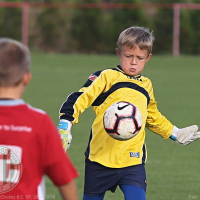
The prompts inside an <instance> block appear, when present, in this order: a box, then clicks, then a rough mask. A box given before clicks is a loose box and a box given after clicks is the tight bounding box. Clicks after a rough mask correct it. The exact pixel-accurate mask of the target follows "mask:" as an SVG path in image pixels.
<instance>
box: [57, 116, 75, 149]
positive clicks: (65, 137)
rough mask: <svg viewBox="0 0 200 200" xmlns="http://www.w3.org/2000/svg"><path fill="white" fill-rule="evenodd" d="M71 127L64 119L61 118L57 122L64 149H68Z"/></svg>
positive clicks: (70, 139)
mask: <svg viewBox="0 0 200 200" xmlns="http://www.w3.org/2000/svg"><path fill="white" fill-rule="evenodd" d="M71 127H72V123H71V122H70V121H68V120H65V119H61V120H60V122H59V124H58V132H59V134H60V137H61V140H62V145H63V148H64V150H65V151H67V149H69V147H70V143H71V141H72V134H71Z"/></svg>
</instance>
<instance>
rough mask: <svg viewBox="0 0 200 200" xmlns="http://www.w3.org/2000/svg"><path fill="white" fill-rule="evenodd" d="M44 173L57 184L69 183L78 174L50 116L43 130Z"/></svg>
mask: <svg viewBox="0 0 200 200" xmlns="http://www.w3.org/2000/svg"><path fill="white" fill-rule="evenodd" d="M41 132H42V134H43V137H42V142H43V145H42V147H41V148H42V150H41V154H42V161H43V173H44V174H46V175H47V176H49V178H50V179H51V180H52V181H53V183H54V184H55V185H56V186H61V185H64V184H67V183H68V182H70V181H71V180H73V179H74V178H76V177H77V176H78V173H77V171H76V169H75V167H74V165H73V164H72V162H71V160H70V158H69V156H68V155H67V154H66V153H65V151H64V149H63V147H62V143H61V139H60V137H59V134H58V132H57V129H56V127H55V125H54V124H53V122H52V120H51V119H50V117H48V116H46V119H45V120H44V123H43V128H42V130H41Z"/></svg>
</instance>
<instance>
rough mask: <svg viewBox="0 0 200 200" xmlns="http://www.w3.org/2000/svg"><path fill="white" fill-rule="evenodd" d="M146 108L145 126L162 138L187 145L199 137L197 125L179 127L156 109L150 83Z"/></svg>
mask: <svg viewBox="0 0 200 200" xmlns="http://www.w3.org/2000/svg"><path fill="white" fill-rule="evenodd" d="M149 85H151V84H149ZM147 110H148V115H147V120H146V127H147V128H148V129H149V130H151V131H153V132H155V133H157V134H159V135H161V136H162V137H163V138H164V139H167V138H171V139H172V140H174V141H176V142H177V143H180V144H182V145H188V144H190V143H191V142H193V141H195V140H197V139H198V138H199V137H200V132H197V130H198V126H197V125H193V126H189V127H186V128H182V129H179V128H177V127H176V126H174V125H173V124H172V123H171V122H170V121H169V120H167V119H166V118H165V117H164V116H163V115H162V114H161V113H160V112H159V111H158V109H157V102H156V101H155V98H154V95H153V88H152V85H151V88H150V103H149V105H148V108H147Z"/></svg>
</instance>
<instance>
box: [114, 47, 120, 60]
mask: <svg viewBox="0 0 200 200" xmlns="http://www.w3.org/2000/svg"><path fill="white" fill-rule="evenodd" d="M115 51H116V53H117V55H118V57H119V58H121V55H120V51H119V49H118V48H116V49H115Z"/></svg>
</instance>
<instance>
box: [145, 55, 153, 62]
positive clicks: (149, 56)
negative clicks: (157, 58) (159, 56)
mask: <svg viewBox="0 0 200 200" xmlns="http://www.w3.org/2000/svg"><path fill="white" fill-rule="evenodd" d="M151 56H152V54H151V53H150V54H149V55H148V57H147V59H146V62H147V61H148V60H149V59H150V58H151Z"/></svg>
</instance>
